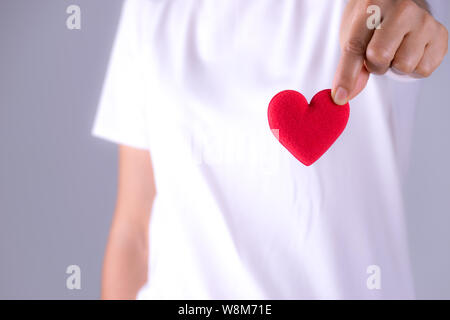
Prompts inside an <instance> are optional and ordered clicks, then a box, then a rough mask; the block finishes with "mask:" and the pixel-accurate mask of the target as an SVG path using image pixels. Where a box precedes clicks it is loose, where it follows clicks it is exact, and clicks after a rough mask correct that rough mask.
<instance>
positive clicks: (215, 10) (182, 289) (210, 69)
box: [93, 0, 418, 299]
mask: <svg viewBox="0 0 450 320" xmlns="http://www.w3.org/2000/svg"><path fill="white" fill-rule="evenodd" d="M344 6H345V1H336V0H303V1H300V0H297V1H296V0H258V1H243V0H209V1H207V0H203V1H202V0H179V1H177V0H172V1H169V0H129V1H126V2H125V5H124V9H123V13H122V18H121V23H120V25H119V29H118V35H117V38H116V41H115V45H114V49H113V53H112V57H111V61H110V65H109V70H108V72H107V76H106V81H105V85H104V90H103V94H102V98H101V103H100V107H99V111H98V114H97V117H96V121H95V126H94V130H93V133H94V134H95V135H96V136H100V137H103V138H106V139H109V140H112V141H114V142H117V143H119V144H124V145H129V146H132V147H135V148H140V149H148V150H150V153H151V157H152V164H153V169H154V174H155V183H156V188H157V196H156V199H155V202H154V206H153V210H152V214H151V219H150V255H149V256H150V262H149V276H148V283H147V284H146V285H145V286H144V287H143V288H142V289H141V291H140V292H139V295H138V298H140V299H155V298H156V299H166V298H167V299H209V298H212V299H291V298H292V299H304V298H307V299H316V298H317V299H346V298H357V299H372V298H387V299H390V298H413V297H414V295H413V285H412V279H411V273H410V267H409V261H408V248H407V241H406V232H405V219H404V218H405V217H404V212H403V205H402V190H401V183H402V174H403V171H404V169H405V168H406V166H407V154H408V148H409V142H410V133H411V127H412V122H413V115H414V105H415V98H416V92H417V86H418V83H417V82H412V83H401V82H396V81H394V80H393V79H391V78H389V77H386V76H381V77H380V76H378V77H377V76H372V77H371V79H370V81H369V83H368V85H367V87H366V89H365V90H364V91H363V92H362V93H361V94H360V95H359V96H358V97H357V98H355V99H354V100H352V101H351V103H350V109H351V111H350V119H349V122H348V125H347V128H346V129H345V131H344V133H343V134H342V135H341V137H340V138H339V139H338V140H337V141H336V143H335V144H334V145H333V146H332V147H331V149H330V150H329V151H328V152H326V153H325V155H324V156H322V158H320V159H319V160H318V161H317V162H316V163H315V164H313V165H312V166H310V167H306V166H304V165H303V164H301V163H300V162H299V161H297V160H296V159H295V158H294V157H293V156H292V155H291V154H290V153H289V152H288V151H287V150H286V149H284V147H282V146H281V144H280V143H279V142H278V141H277V140H276V139H275V137H274V136H273V134H272V132H271V131H270V129H269V126H268V120H267V107H268V103H269V101H270V99H271V98H272V96H273V95H275V94H276V93H278V92H279V91H282V90H285V89H293V90H297V91H300V92H302V93H303V94H304V95H305V97H306V98H307V99H308V100H309V99H311V98H312V96H313V95H314V94H315V93H316V92H318V91H320V90H322V89H326V88H330V87H331V82H332V79H333V76H334V72H335V69H336V66H337V63H338V58H339V43H338V32H339V25H340V19H341V15H342V11H343V8H344Z"/></svg>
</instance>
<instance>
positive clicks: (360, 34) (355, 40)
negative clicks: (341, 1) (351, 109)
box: [332, 12, 374, 105]
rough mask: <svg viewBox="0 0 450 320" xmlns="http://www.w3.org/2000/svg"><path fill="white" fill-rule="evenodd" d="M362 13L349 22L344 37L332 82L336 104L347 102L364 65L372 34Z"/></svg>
mask: <svg viewBox="0 0 450 320" xmlns="http://www.w3.org/2000/svg"><path fill="white" fill-rule="evenodd" d="M364 13H365V12H363V13H362V14H361V15H359V16H357V17H355V19H353V21H351V24H350V27H349V30H348V31H347V34H346V35H344V39H343V43H342V45H341V57H340V59H339V64H338V67H337V70H336V74H335V76H334V81H333V90H332V97H333V100H334V102H335V103H336V104H340V105H343V104H346V103H347V102H348V100H349V97H350V94H351V93H352V92H353V90H354V89H355V86H356V83H357V79H358V76H359V74H360V73H361V70H362V68H363V65H364V60H365V54H366V49H367V45H368V44H369V42H370V39H371V38H372V35H373V32H374V31H373V30H371V29H369V28H368V27H367V24H366V16H365V14H364Z"/></svg>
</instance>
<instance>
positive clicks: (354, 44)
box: [343, 38, 366, 56]
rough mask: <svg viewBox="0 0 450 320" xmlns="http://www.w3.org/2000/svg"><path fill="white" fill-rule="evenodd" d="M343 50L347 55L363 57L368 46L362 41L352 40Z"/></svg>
mask: <svg viewBox="0 0 450 320" xmlns="http://www.w3.org/2000/svg"><path fill="white" fill-rule="evenodd" d="M343 50H344V52H345V53H347V54H351V55H356V56H363V55H364V53H365V52H366V46H365V44H364V42H363V41H362V40H361V39H358V38H352V39H350V40H348V41H347V42H346V43H345V44H344V48H343Z"/></svg>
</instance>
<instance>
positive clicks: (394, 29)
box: [332, 0, 448, 105]
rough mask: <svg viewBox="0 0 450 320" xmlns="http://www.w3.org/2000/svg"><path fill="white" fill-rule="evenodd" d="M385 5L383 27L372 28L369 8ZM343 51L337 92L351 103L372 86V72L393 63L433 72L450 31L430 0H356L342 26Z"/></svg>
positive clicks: (415, 72) (339, 100)
mask: <svg viewBox="0 0 450 320" xmlns="http://www.w3.org/2000/svg"><path fill="white" fill-rule="evenodd" d="M370 5H377V6H378V7H379V8H380V9H381V20H380V21H381V25H380V28H376V29H370V28H369V27H368V25H367V20H368V18H369V17H370V14H368V13H367V8H368V7H369V6H370ZM340 44H341V57H340V61H339V65H338V68H337V71H336V74H335V77H334V81H333V90H332V97H333V100H334V102H335V103H336V104H340V105H342V104H345V103H347V102H348V101H349V100H351V99H353V98H354V97H355V96H356V95H358V94H359V93H360V92H361V91H362V90H363V89H364V87H365V86H366V84H367V81H368V80H369V75H370V73H374V74H384V73H385V72H386V71H387V70H388V69H389V68H392V69H393V70H394V71H397V72H398V73H402V74H408V75H411V76H413V77H417V78H422V77H428V76H430V75H431V73H432V72H433V71H434V70H435V69H436V68H437V67H438V66H439V65H440V64H441V62H442V60H443V59H444V56H445V55H446V54H447V51H448V31H447V29H446V28H445V27H444V26H443V25H442V24H440V23H439V22H438V21H436V20H435V19H434V18H433V16H431V14H430V13H429V12H428V10H427V6H426V2H425V1H424V0H415V1H413V0H350V1H349V3H348V4H347V6H346V8H345V11H344V15H343V19H342V24H341V29H340Z"/></svg>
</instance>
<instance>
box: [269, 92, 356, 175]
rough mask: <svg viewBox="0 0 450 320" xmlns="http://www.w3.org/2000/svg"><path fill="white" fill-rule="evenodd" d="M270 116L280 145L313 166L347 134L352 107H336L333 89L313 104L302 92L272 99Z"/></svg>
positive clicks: (314, 98)
mask: <svg viewBox="0 0 450 320" xmlns="http://www.w3.org/2000/svg"><path fill="white" fill-rule="evenodd" d="M267 113H268V118H269V126H270V129H272V132H273V133H274V134H275V136H277V135H278V137H277V139H278V141H279V142H280V143H281V144H282V145H283V146H284V147H285V148H286V149H287V150H288V151H289V152H290V153H291V154H292V155H293V156H294V157H295V158H297V160H299V161H300V162H301V163H303V164H304V165H306V166H310V165H311V164H313V163H314V162H316V161H317V160H318V159H319V158H320V157H321V156H322V155H323V154H324V153H325V152H326V151H327V150H328V149H329V148H330V147H331V145H332V144H333V143H334V142H335V141H336V139H337V138H338V137H339V136H340V135H341V133H342V132H343V131H344V129H345V126H346V125H347V122H348V118H349V115H350V106H349V104H348V103H347V104H345V105H343V106H340V105H337V104H335V103H334V102H333V99H332V98H331V90H330V89H327V90H322V91H320V92H318V93H317V94H316V95H315V96H314V97H313V98H312V99H311V103H310V104H308V101H307V100H306V99H305V97H304V96H303V95H302V94H301V93H300V92H297V91H294V90H285V91H281V92H280V93H278V94H276V95H275V96H274V97H273V98H272V100H271V101H270V103H269V108H268V110H267ZM276 130H278V131H276Z"/></svg>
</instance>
